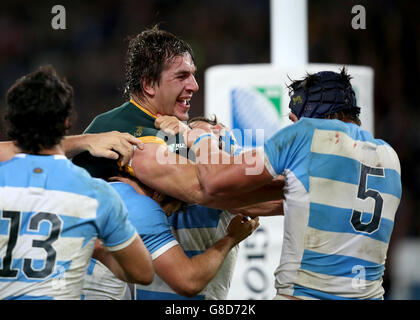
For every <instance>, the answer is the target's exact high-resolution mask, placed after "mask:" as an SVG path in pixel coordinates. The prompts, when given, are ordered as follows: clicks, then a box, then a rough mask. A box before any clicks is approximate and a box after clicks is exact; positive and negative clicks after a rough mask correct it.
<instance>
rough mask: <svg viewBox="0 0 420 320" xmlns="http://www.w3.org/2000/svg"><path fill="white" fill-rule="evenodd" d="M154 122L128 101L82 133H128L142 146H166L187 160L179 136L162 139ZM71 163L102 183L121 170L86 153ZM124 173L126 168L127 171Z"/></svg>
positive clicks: (161, 134)
mask: <svg viewBox="0 0 420 320" xmlns="http://www.w3.org/2000/svg"><path fill="white" fill-rule="evenodd" d="M155 120H156V116H155V115H153V114H151V113H150V112H149V111H147V110H146V109H144V108H143V107H141V106H140V105H138V104H137V103H136V102H135V101H134V100H130V101H128V102H126V103H124V104H123V105H122V106H120V107H117V108H114V109H112V110H109V111H108V112H105V113H102V114H100V115H98V116H97V117H95V119H93V121H92V123H91V124H90V125H89V126H88V127H87V128H86V130H85V131H84V133H102V132H109V131H114V130H115V131H119V132H128V133H130V134H132V135H133V136H135V137H137V138H138V139H140V140H141V141H143V142H144V143H148V142H153V143H160V144H167V145H168V148H169V150H170V151H172V152H177V153H179V154H180V155H182V156H184V157H187V154H188V152H187V147H186V144H185V143H184V142H183V138H182V136H179V135H176V136H168V135H164V134H163V133H162V132H160V131H159V130H157V129H156V128H155V124H154V123H155ZM73 162H74V163H75V164H76V165H78V166H80V167H82V168H85V169H86V170H87V171H88V172H89V173H90V174H91V175H92V176H93V177H95V178H104V179H106V178H109V177H113V176H117V175H119V172H120V170H121V169H120V167H119V165H118V162H117V161H115V160H111V159H106V158H97V157H93V156H91V155H90V153H89V152H83V153H81V154H79V155H77V156H75V157H74V158H73ZM127 170H130V168H129V167H127ZM129 173H132V172H129Z"/></svg>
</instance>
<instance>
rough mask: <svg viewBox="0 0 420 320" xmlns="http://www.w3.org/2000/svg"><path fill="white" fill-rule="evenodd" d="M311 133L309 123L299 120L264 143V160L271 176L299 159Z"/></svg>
mask: <svg viewBox="0 0 420 320" xmlns="http://www.w3.org/2000/svg"><path fill="white" fill-rule="evenodd" d="M312 135H313V127H312V126H311V125H310V123H307V122H305V121H304V120H300V121H299V122H297V123H295V124H292V125H290V126H287V127H285V128H283V129H282V130H280V131H278V132H277V133H276V134H275V135H274V136H272V137H271V138H270V139H269V140H268V141H267V142H266V143H265V144H264V160H265V161H264V162H265V166H266V168H267V169H268V170H269V171H270V172H271V173H272V175H273V176H277V175H280V174H282V173H283V172H284V170H285V169H289V168H291V167H292V163H297V162H299V161H300V158H299V157H301V156H304V153H302V152H300V151H301V150H302V149H303V148H304V147H307V145H308V143H310V141H311V136H312Z"/></svg>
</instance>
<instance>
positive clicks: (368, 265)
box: [265, 118, 401, 299]
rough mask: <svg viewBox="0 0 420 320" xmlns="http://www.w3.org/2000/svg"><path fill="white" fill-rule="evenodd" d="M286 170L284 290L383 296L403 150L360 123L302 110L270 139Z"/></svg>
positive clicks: (271, 154) (269, 147)
mask: <svg viewBox="0 0 420 320" xmlns="http://www.w3.org/2000/svg"><path fill="white" fill-rule="evenodd" d="M265 155H266V160H268V161H266V167H267V169H268V170H269V171H271V173H272V175H273V176H277V175H279V174H284V175H285V178H286V186H285V193H284V197H285V202H284V216H285V220H284V223H285V226H284V240H283V249H282V256H281V260H280V265H279V266H278V268H277V270H276V271H275V275H276V289H277V293H278V294H288V295H293V296H296V297H299V298H303V299H382V298H383V293H384V290H383V288H382V275H383V272H384V265H385V258H386V253H387V249H388V244H389V240H390V237H391V233H392V230H393V226H394V218H395V213H396V211H397V208H398V205H399V202H400V199H401V172H400V171H401V169H400V163H399V160H398V156H397V154H396V153H395V151H394V150H393V149H392V148H391V147H390V146H389V145H388V144H387V143H385V142H384V141H382V140H378V139H374V138H373V137H372V135H371V134H370V133H368V132H366V131H363V130H361V129H360V127H358V126H357V125H354V124H350V123H344V122H342V121H339V120H322V119H309V118H302V119H301V120H300V121H299V122H297V123H296V124H293V125H291V126H288V127H286V128H284V129H283V130H281V131H279V132H278V133H277V134H275V135H274V136H273V137H272V138H271V139H270V140H269V141H267V143H266V144H265Z"/></svg>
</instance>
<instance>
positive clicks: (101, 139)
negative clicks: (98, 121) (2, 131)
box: [0, 131, 143, 166]
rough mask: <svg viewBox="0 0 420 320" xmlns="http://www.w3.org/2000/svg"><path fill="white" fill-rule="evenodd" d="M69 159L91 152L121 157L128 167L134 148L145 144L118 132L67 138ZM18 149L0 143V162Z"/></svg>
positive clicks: (97, 155)
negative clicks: (84, 152)
mask: <svg viewBox="0 0 420 320" xmlns="http://www.w3.org/2000/svg"><path fill="white" fill-rule="evenodd" d="M62 145H63V149H64V152H65V154H66V157H67V158H72V157H74V156H75V155H77V154H79V153H81V152H83V151H89V153H90V154H91V155H92V156H94V157H104V158H109V159H113V160H117V159H118V158H120V157H121V165H123V166H124V165H126V164H127V163H128V162H129V160H130V159H131V157H132V156H133V152H134V148H133V146H136V147H137V148H139V149H142V148H143V142H141V141H140V140H138V139H137V138H135V137H134V136H132V135H131V134H129V133H121V132H117V131H112V132H105V133H95V134H81V135H75V136H66V137H64V139H63V141H62ZM18 152H19V151H18V149H17V147H16V146H15V145H14V143H13V142H12V141H4V142H0V161H7V160H10V159H11V158H12V157H13V156H14V155H15V154H16V153H18Z"/></svg>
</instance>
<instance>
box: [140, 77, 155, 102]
mask: <svg viewBox="0 0 420 320" xmlns="http://www.w3.org/2000/svg"><path fill="white" fill-rule="evenodd" d="M141 85H142V87H143V92H144V93H145V94H146V95H148V96H150V97H154V96H155V94H156V89H155V84H154V82H153V81H150V80H146V79H145V78H142V79H141Z"/></svg>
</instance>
